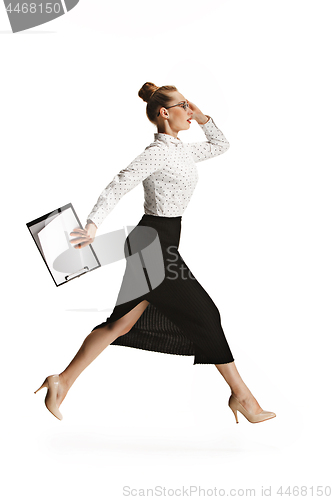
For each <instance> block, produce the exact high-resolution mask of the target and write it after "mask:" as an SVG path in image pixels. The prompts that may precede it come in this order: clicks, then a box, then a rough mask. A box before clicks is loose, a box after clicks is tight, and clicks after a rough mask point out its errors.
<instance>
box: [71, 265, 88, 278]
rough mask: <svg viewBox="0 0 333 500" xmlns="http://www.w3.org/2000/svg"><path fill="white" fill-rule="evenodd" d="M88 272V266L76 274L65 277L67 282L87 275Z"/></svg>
mask: <svg viewBox="0 0 333 500" xmlns="http://www.w3.org/2000/svg"><path fill="white" fill-rule="evenodd" d="M88 271H89V268H88V266H84V267H83V268H82V269H80V270H79V271H76V273H73V274H68V275H67V276H65V280H66V281H68V280H70V279H73V278H78V277H79V276H82V274H85V273H86V272H88Z"/></svg>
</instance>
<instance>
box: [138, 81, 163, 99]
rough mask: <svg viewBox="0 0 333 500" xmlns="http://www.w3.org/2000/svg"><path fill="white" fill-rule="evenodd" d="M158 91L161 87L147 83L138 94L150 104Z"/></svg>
mask: <svg viewBox="0 0 333 500" xmlns="http://www.w3.org/2000/svg"><path fill="white" fill-rule="evenodd" d="M157 89H159V87H157V86H156V85H155V84H154V83H152V82H146V83H145V84H144V85H142V87H141V89H140V90H139V92H138V94H139V97H141V99H143V100H144V101H145V102H148V101H149V99H150V98H151V96H152V95H153V93H154V92H155V91H156V90H157Z"/></svg>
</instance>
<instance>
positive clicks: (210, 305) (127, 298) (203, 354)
mask: <svg viewBox="0 0 333 500" xmlns="http://www.w3.org/2000/svg"><path fill="white" fill-rule="evenodd" d="M181 220H182V217H181V216H178V217H160V216H155V215H148V214H144V215H143V217H142V218H141V220H140V222H139V223H138V224H137V225H136V226H135V228H134V229H133V230H132V231H131V232H130V233H129V235H128V236H127V238H126V241H125V256H126V269H125V273H124V277H123V281H122V284H121V288H120V291H119V294H118V298H117V302H116V305H115V307H114V309H113V312H112V314H111V316H110V317H109V318H107V320H106V321H105V322H103V323H101V324H100V325H98V326H96V327H95V328H94V330H96V329H97V328H102V327H105V326H110V325H111V324H112V323H113V322H114V321H116V320H118V319H119V318H121V317H122V316H124V315H125V314H127V313H128V312H129V311H131V310H132V309H133V307H135V306H136V305H138V304H139V303H140V302H142V301H143V300H147V301H148V302H149V305H148V306H147V307H146V309H145V310H144V312H143V313H142V315H141V316H140V317H139V319H138V320H137V322H136V323H135V324H134V325H133V326H132V328H131V330H130V331H129V332H128V333H126V334H125V335H122V336H120V337H118V338H117V339H116V340H115V341H114V342H112V344H110V345H121V346H127V347H134V348H137V349H144V350H147V351H155V352H162V353H167V354H178V355H183V356H194V363H193V364H222V363H231V362H232V361H234V358H233V356H232V353H231V351H230V348H229V345H228V342H227V340H226V338H225V335H224V332H223V329H222V325H221V318H220V313H219V310H218V308H217V307H216V305H215V303H214V302H213V300H212V299H211V298H210V296H209V295H208V293H207V292H206V291H205V290H204V288H203V287H202V286H201V285H200V283H199V282H198V281H197V280H196V279H195V277H194V276H193V274H192V273H191V271H190V269H189V268H188V266H187V265H186V263H185V262H184V260H183V259H182V257H181V255H180V253H179V251H178V247H179V241H180V233H181Z"/></svg>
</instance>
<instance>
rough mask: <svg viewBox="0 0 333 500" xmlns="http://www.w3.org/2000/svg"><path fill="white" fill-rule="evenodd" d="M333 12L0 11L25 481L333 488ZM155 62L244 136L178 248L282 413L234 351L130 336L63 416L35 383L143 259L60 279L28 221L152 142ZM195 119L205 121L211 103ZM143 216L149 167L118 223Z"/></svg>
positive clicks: (14, 354) (8, 339)
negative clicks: (24, 20) (175, 348)
mask: <svg viewBox="0 0 333 500" xmlns="http://www.w3.org/2000/svg"><path fill="white" fill-rule="evenodd" d="M106 4H107V5H106ZM332 10H333V9H332V4H331V2H329V1H321V0H319V1H317V2H313V1H312V2H309V1H305V0H302V1H300V0H299V1H296V0H288V1H287V0H283V1H279V2H272V1H268V0H263V1H257V0H254V1H251V2H249V1H239V0H233V1H231V0H230V1H224V0H219V1H217V0H216V1H212V0H210V1H205V2H201V1H200V2H199V1H194V0H192V1H182V0H180V1H179V2H178V3H177V4H176V3H162V2H154V3H152V2H146V1H141V2H134V1H133V0H128V1H126V2H123V3H122V6H120V4H114V3H113V2H112V3H111V2H110V3H108V2H103V1H101V0H99V1H96V0H94V1H93V2H88V1H84V0H81V2H80V3H79V4H78V5H77V7H75V8H74V9H73V10H72V11H71V12H70V13H68V14H66V15H65V16H62V17H60V18H58V19H56V20H54V21H52V22H50V23H48V24H45V25H43V26H40V27H36V28H35V29H32V30H28V31H25V32H21V33H17V34H12V33H11V29H10V25H9V22H8V19H7V17H6V12H5V9H4V8H0V44H1V83H0V85H1V122H0V123H1V124H0V127H1V131H0V132H1V135H0V137H1V165H2V182H1V215H2V224H1V226H2V231H1V232H2V243H3V244H2V248H1V262H2V290H3V296H2V328H1V332H2V349H1V389H2V391H1V403H2V410H1V417H2V426H1V428H2V432H1V438H0V439H1V449H2V453H3V455H4V458H5V468H3V469H2V472H3V473H4V478H3V479H2V481H1V485H2V488H5V489H6V490H7V492H6V494H5V496H4V498H6V499H9V498H15V499H16V498H26V497H27V496H29V497H30V496H32V495H33V497H34V498H35V499H45V498H49V499H58V498H64V499H69V498H80V499H88V498H89V499H91V498H98V499H103V500H104V499H111V498H113V497H114V496H115V497H116V498H122V497H123V487H124V486H129V487H130V488H133V489H134V488H137V489H138V488H146V489H147V488H154V487H155V486H158V485H160V486H164V487H165V488H169V489H174V490H175V489H176V488H181V487H182V486H184V487H189V486H191V485H192V486H197V487H199V486H200V487H201V488H206V489H207V490H208V489H209V488H214V487H216V488H218V489H219V488H224V489H225V490H226V494H227V493H230V491H229V489H230V488H235V489H238V488H244V489H246V488H254V489H255V490H256V497H260V496H262V494H261V488H262V487H264V488H269V487H270V486H271V488H272V490H271V493H272V497H273V498H274V497H275V498H277V497H278V496H277V495H276V492H277V489H278V488H279V487H280V486H282V488H283V491H285V490H286V488H287V487H288V486H291V487H294V486H298V487H301V486H306V487H307V488H308V490H307V491H308V496H309V497H310V496H311V490H310V488H311V487H313V488H314V489H316V488H317V486H319V485H321V486H326V485H330V486H332V484H331V483H330V477H329V473H328V470H329V461H328V449H329V446H330V445H331V444H332V431H331V411H332V403H331V393H332V391H331V382H332V377H331V369H330V365H331V357H332V349H331V346H332V342H331V338H332V323H333V321H332V277H333V276H332V275H333V273H332V249H333V248H332V246H333V245H332V208H333V207H332V205H333V203H332V177H333V176H332V156H333V155H332V111H333V106H332V88H333V81H332V73H331V66H332V64H331V61H332V43H333V33H332V21H331V20H332ZM146 81H152V82H154V83H155V84H157V85H167V84H173V85H176V86H177V88H178V89H179V91H180V92H181V93H183V94H184V95H185V96H186V98H188V99H189V100H190V101H192V102H194V103H195V104H197V105H198V106H199V107H200V109H201V110H202V111H203V112H204V113H205V114H208V115H210V116H212V117H213V119H214V121H215V123H216V124H217V126H218V127H219V128H221V130H222V131H223V132H224V134H225V136H226V137H227V139H228V140H229V142H230V144H231V146H230V149H229V151H228V152H227V153H226V154H225V155H222V156H219V157H217V158H214V159H211V160H208V161H207V162H203V163H201V164H198V170H199V184H198V185H197V188H196V191H195V193H194V195H193V198H192V200H191V202H190V205H189V206H188V208H187V210H186V212H185V214H184V216H183V226H182V236H181V243H180V247H179V249H180V252H181V254H182V256H183V258H184V260H185V261H186V262H187V264H188V265H189V266H190V268H191V269H192V271H193V273H194V275H195V276H196V278H197V279H198V280H199V281H200V282H201V284H202V285H203V286H204V287H205V289H206V290H207V291H208V293H209V294H210V295H211V297H212V298H213V300H214V301H215V303H216V304H217V306H218V307H219V310H220V313H221V319H222V325H223V329H224V331H225V334H226V337H227V339H228V342H229V345H230V347H231V350H232V352H233V355H234V358H235V363H236V366H237V368H238V370H239V372H240V374H241V376H242V378H243V380H244V381H245V383H246V384H247V385H248V387H249V388H250V390H251V392H252V393H253V395H254V396H255V397H256V399H257V400H258V402H259V404H260V405H261V406H262V407H263V408H264V409H265V410H270V411H274V412H275V413H276V414H277V417H276V418H274V419H273V420H269V421H267V422H263V423H261V424H259V425H254V424H250V423H249V422H248V421H247V420H245V418H244V417H243V416H242V415H240V414H239V424H238V425H235V419H234V416H233V414H232V412H231V411H230V409H229V408H228V406H227V402H228V398H229V394H230V389H229V387H228V386H227V384H226V383H225V381H224V379H223V378H222V377H221V375H220V374H219V372H218V371H217V369H216V368H215V367H214V366H213V365H196V366H193V357H181V356H172V355H166V354H161V353H152V352H147V351H140V350H137V349H130V348H125V347H120V346H113V347H112V346H110V347H108V348H106V349H105V350H104V351H103V352H102V354H101V355H100V356H99V357H98V358H97V359H96V360H95V361H94V362H93V363H92V364H91V365H89V366H88V367H87V368H86V370H85V371H84V372H83V373H82V374H81V376H80V377H79V378H78V379H77V380H76V382H75V383H74V385H73V386H72V388H71V389H70V391H69V393H68V395H67V396H66V399H65V400H64V402H63V404H62V405H61V408H60V409H61V412H62V414H63V416H64V418H63V420H62V421H59V420H57V419H56V418H55V417H53V415H52V414H51V413H50V412H48V411H47V409H46V408H45V405H44V401H43V399H44V395H45V393H46V390H45V389H43V391H45V392H43V391H40V392H38V393H37V395H35V394H34V392H33V391H34V390H36V389H37V388H38V387H39V386H40V385H41V383H42V382H43V380H44V379H45V377H46V376H47V375H51V374H54V373H60V372H61V371H62V370H64V369H65V367H66V366H67V364H68V363H69V362H70V361H71V359H72V358H73V357H74V355H75V353H76V352H77V350H78V349H79V347H80V346H81V344H82V342H83V340H84V338H85V337H86V336H87V335H88V334H89V332H90V331H91V330H92V328H93V327H94V326H95V325H97V324H99V323H100V322H102V321H104V320H105V319H106V317H107V316H109V314H110V313H111V311H112V309H113V306H114V302H115V300H116V296H117V293H118V290H119V286H120V283H121V279H122V275H123V271H124V268H125V262H120V263H117V264H112V265H109V266H105V267H103V268H101V269H98V270H96V271H93V272H92V273H90V274H88V275H86V276H84V277H82V278H79V279H76V280H74V281H72V282H71V283H69V284H67V285H63V286H61V287H59V288H57V287H56V286H55V285H54V283H53V281H52V278H51V276H50V275H49V273H48V271H47V269H46V267H45V265H44V263H43V261H42V259H41V257H40V255H39V253H38V250H37V247H36V246H35V244H34V242H33V240H32V238H31V236H30V234H29V231H28V229H27V227H26V223H27V222H29V221H31V220H33V219H35V218H37V217H39V216H41V215H44V214H45V213H48V212H51V211H53V210H54V209H56V208H57V207H59V206H62V205H65V204H66V203H69V202H71V203H73V205H74V208H75V209H76V211H77V213H78V215H79V217H80V219H81V221H82V222H84V220H85V218H86V216H87V215H88V213H89V212H90V210H91V209H92V207H93V205H94V204H95V202H96V200H97V198H98V196H99V194H100V192H101V191H102V190H103V189H104V187H105V186H106V185H107V184H108V183H109V182H110V181H111V180H112V178H113V176H114V175H116V173H118V171H119V170H120V169H121V168H124V167H125V166H127V165H128V164H129V163H130V162H131V161H132V159H134V158H135V157H136V156H137V155H138V154H140V153H141V152H142V151H143V149H144V147H145V146H146V145H148V144H149V143H150V142H151V141H152V140H153V133H154V132H155V131H156V129H155V127H154V126H153V125H152V124H151V123H150V122H149V121H148V119H147V118H146V116H145V103H144V102H143V101H142V100H141V99H140V98H139V97H138V91H139V89H140V87H141V86H142V85H143V84H144V83H145V82H146ZM179 137H180V138H181V139H182V140H183V141H188V142H190V141H196V140H204V137H203V134H202V131H201V130H200V128H199V126H198V125H197V124H196V123H195V122H193V123H192V125H191V129H190V130H189V131H186V132H180V134H179ZM118 146H119V151H120V152H117V149H116V147H118ZM212 177H213V178H214V182H212V180H211V178H212ZM142 214H143V189H142V186H138V187H137V188H135V189H134V190H133V191H131V192H130V193H128V194H127V195H126V196H125V197H124V198H123V199H122V200H121V201H120V203H119V204H118V205H117V206H116V208H115V209H114V211H113V212H112V214H110V215H109V217H108V218H107V219H106V220H105V221H104V223H103V224H102V226H101V227H100V229H99V233H100V234H102V233H104V232H108V231H110V230H112V229H121V228H122V227H124V226H126V225H135V224H137V222H138V221H139V220H140V218H141V216H142ZM207 260H208V261H209V262H210V266H209V267H207ZM207 494H208V493H207ZM332 494H333V489H332ZM175 495H176V493H175ZM202 496H203V493H202V495H201V497H202ZM229 496H231V494H230V495H229ZM240 496H244V497H245V496H246V493H245V492H243V495H240ZM248 496H249V494H248ZM314 496H316V495H314ZM286 497H287V495H283V496H281V497H279V498H286ZM192 498H199V495H198V494H196V495H195V494H193V495H192Z"/></svg>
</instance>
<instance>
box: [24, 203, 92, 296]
mask: <svg viewBox="0 0 333 500" xmlns="http://www.w3.org/2000/svg"><path fill="white" fill-rule="evenodd" d="M27 227H28V229H29V231H30V234H31V236H32V238H33V240H34V242H35V243H36V246H37V248H38V250H39V252H40V254H41V256H42V258H43V260H44V262H45V264H46V267H47V268H48V270H49V272H50V274H51V276H52V279H53V281H54V283H55V284H56V286H60V285H63V284H64V283H68V282H69V281H71V280H72V279H74V278H78V277H80V276H82V275H83V274H86V273H87V272H89V271H93V270H94V269H97V268H98V267H100V266H101V264H100V262H99V260H98V258H97V255H96V253H95V251H94V249H93V247H92V246H91V245H87V246H86V247H84V248H81V249H76V248H74V246H73V244H72V243H70V239H71V237H70V236H69V235H70V233H71V232H72V231H73V229H75V228H76V227H80V228H81V229H83V226H82V224H81V222H80V220H79V218H78V216H77V214H76V212H75V210H74V207H73V205H72V204H71V203H68V204H67V205H64V206H63V207H60V208H57V209H56V210H53V212H49V213H47V214H45V215H43V216H42V217H39V218H38V219H35V220H33V221H31V222H28V223H27Z"/></svg>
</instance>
